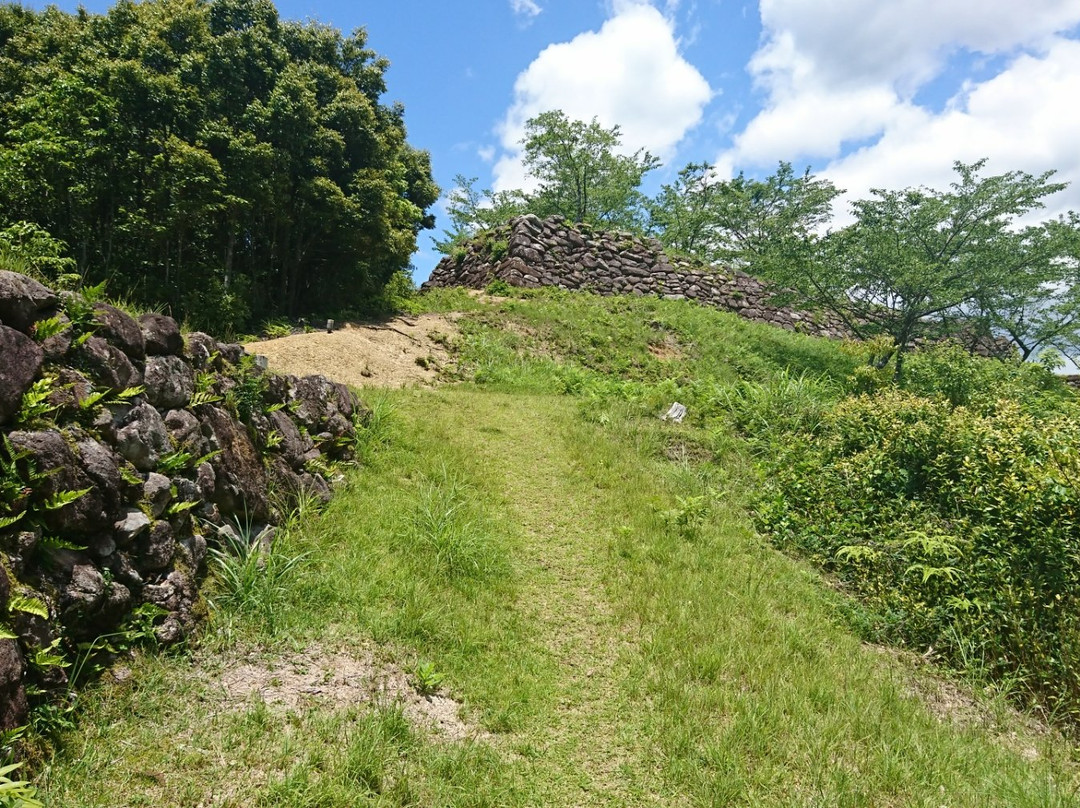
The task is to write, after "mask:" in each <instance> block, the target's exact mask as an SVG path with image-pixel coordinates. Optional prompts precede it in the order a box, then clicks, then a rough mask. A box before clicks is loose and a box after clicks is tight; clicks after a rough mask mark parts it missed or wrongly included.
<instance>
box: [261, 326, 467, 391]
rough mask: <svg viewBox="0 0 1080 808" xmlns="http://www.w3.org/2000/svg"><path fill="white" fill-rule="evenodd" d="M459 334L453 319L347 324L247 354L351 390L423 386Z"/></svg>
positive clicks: (436, 371) (430, 381) (432, 379)
mask: <svg viewBox="0 0 1080 808" xmlns="http://www.w3.org/2000/svg"><path fill="white" fill-rule="evenodd" d="M458 333H459V332H458V327H457V316H455V315H453V314H450V315H441V314H421V315H417V316H415V317H395V318H394V319H392V320H387V321H385V322H379V323H348V324H347V325H345V326H343V327H341V328H339V329H337V330H336V331H334V332H333V333H331V334H327V333H325V332H312V333H310V334H293V335H292V336H288V337H281V338H280V339H271V340H265V341H263V342H256V343H253V344H251V345H248V346H247V349H248V351H249V352H250V353H254V354H260V355H262V356H265V357H266V358H267V359H269V360H270V369H271V370H273V371H275V372H277V373H292V374H295V375H297V376H305V375H309V374H315V373H319V374H322V375H324V376H328V377H330V378H331V379H333V380H334V381H338V382H344V383H345V384H348V385H352V386H353V387H407V386H410V385H423V386H427V385H432V384H434V383H435V382H437V381H438V379H439V376H440V373H441V372H442V370H443V369H444V368H446V367H447V365H448V364H449V363H450V351H449V350H448V347H447V346H448V343H449V340H450V339H453V338H455V337H456V336H457V335H458Z"/></svg>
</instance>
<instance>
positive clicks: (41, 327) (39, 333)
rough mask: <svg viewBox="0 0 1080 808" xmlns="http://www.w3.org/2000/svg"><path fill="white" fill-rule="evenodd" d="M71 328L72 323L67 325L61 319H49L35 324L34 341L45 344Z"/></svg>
mask: <svg viewBox="0 0 1080 808" xmlns="http://www.w3.org/2000/svg"><path fill="white" fill-rule="evenodd" d="M70 327H71V323H65V322H64V321H63V320H61V319H60V318H59V317H47V318H45V319H44V320H38V321H37V322H36V323H34V339H36V340H37V341H38V342H44V341H45V340H47V339H49V338H50V337H55V336H56V335H57V334H62V333H63V332H64V331H66V330H67V329H68V328H70Z"/></svg>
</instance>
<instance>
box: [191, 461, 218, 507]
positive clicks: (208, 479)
mask: <svg viewBox="0 0 1080 808" xmlns="http://www.w3.org/2000/svg"><path fill="white" fill-rule="evenodd" d="M195 485H197V486H198V488H199V494H200V495H201V496H202V498H203V499H208V500H212V499H214V494H215V493H216V491H217V473H216V472H215V471H214V467H213V465H211V464H210V463H201V464H199V467H198V468H197V469H196V470H195Z"/></svg>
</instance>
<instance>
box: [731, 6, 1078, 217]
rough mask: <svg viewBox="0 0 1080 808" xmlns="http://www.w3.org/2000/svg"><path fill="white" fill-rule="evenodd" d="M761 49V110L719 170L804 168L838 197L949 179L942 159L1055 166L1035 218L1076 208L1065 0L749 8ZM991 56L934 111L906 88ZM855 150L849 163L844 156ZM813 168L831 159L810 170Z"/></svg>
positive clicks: (1074, 20)
mask: <svg viewBox="0 0 1080 808" xmlns="http://www.w3.org/2000/svg"><path fill="white" fill-rule="evenodd" d="M761 19H762V24H763V27H764V36H763V44H762V46H761V47H760V49H759V50H758V52H757V53H756V54H755V55H754V57H753V58H752V59H751V61H750V63H749V65H748V69H749V71H750V73H751V75H752V77H753V78H754V81H755V84H756V86H757V88H758V89H759V91H761V92H762V93H763V94H764V104H763V106H762V109H761V111H760V112H759V113H758V114H757V115H756V116H755V117H754V118H753V119H752V120H751V121H750V122H749V123H748V124H747V125H746V126H745V128H744V129H743V130H742V131H741V132H739V133H738V134H737V135H736V136H735V137H734V138H733V145H732V147H731V148H729V149H728V150H726V151H725V152H723V153H722V154H721V155H719V157H718V158H717V164H718V166H719V167H720V169H721V170H725V171H735V170H738V169H743V168H746V169H752V168H760V169H768V168H772V167H775V165H776V162H777V161H778V160H792V161H796V162H802V161H806V162H813V159H814V158H818V160H819V162H818V163H817V165H816V166H815V167H816V168H817V169H819V171H820V173H821V174H823V175H826V176H828V177H829V178H830V179H832V180H833V181H834V182H836V184H837V185H838V186H840V187H842V188H848V189H849V190H850V192H851V194H850V195H851V196H856V197H861V196H865V195H866V194H867V193H868V192H869V189H870V188H871V187H886V188H900V187H906V186H908V185H918V184H925V185H929V186H931V187H937V188H943V187H945V186H946V185H947V184H948V183H949V182H951V181H952V180H953V179H954V176H955V175H954V172H953V170H952V163H953V161H954V160H963V161H965V162H971V161H974V160H976V159H979V158H980V157H989V158H991V162H990V164H989V166H988V168H987V170H988V171H990V172H993V173H1000V172H1004V171H1010V170H1013V169H1019V170H1024V171H1029V172H1031V173H1039V172H1041V171H1044V170H1047V169H1051V168H1057V169H1059V170H1060V173H1059V176H1060V178H1062V179H1065V180H1072V181H1073V183H1074V184H1073V186H1071V187H1070V189H1069V190H1068V191H1067V192H1066V193H1065V194H1060V195H1058V196H1057V197H1054V198H1053V199H1052V200H1048V203H1049V205H1052V207H1048V211H1047V213H1051V214H1053V213H1056V212H1060V210H1063V209H1065V208H1070V207H1071V208H1080V152H1078V151H1077V149H1076V146H1075V144H1076V143H1077V142H1080V108H1078V105H1077V104H1076V102H1075V100H1074V98H1075V97H1076V96H1077V94H1078V88H1080V83H1078V80H1077V76H1080V42H1078V41H1076V40H1074V39H1068V38H1066V37H1065V36H1064V35H1065V34H1067V33H1068V32H1070V31H1071V30H1072V29H1073V28H1074V27H1075V26H1076V25H1077V24H1080V3H1077V2H1076V0H1026V1H1025V2H1023V3H1019V2H1015V0H979V2H973V0H889V2H879V3H866V2H865V0H828V2H820V3H815V2H808V0H761ZM979 54H982V55H986V56H993V57H1000V58H1001V59H1002V60H1003V64H1004V66H1003V67H1002V68H1001V69H1000V70H999V71H998V73H997V74H996V75H994V76H992V77H991V78H989V79H985V80H982V81H980V82H975V81H972V80H969V81H968V82H967V83H966V84H965V85H964V86H963V88H962V89H961V90H960V91H959V92H958V93H957V94H956V95H955V97H953V98H952V99H950V100H949V102H948V103H947V104H946V105H945V108H944V109H943V110H940V111H936V110H932V109H928V108H926V107H923V106H919V104H918V103H917V100H916V94H917V92H918V90H919V89H920V88H922V87H925V86H926V84H927V83H928V82H930V81H932V80H934V79H936V78H938V77H939V76H940V75H941V74H942V71H943V70H944V69H945V67H946V65H947V64H949V60H950V58H953V57H957V56H961V57H963V58H962V59H959V60H958V61H957V60H955V59H954V62H953V64H951V65H950V69H951V70H955V69H956V66H957V64H962V63H963V62H964V61H971V57H972V56H973V55H979ZM853 147H857V148H856V150H855V151H854V152H853V153H848V151H849V150H851V149H852V148H853ZM822 161H830V162H828V163H827V165H826V166H825V167H824V168H822V167H821V162H822Z"/></svg>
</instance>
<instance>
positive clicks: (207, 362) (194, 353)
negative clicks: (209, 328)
mask: <svg viewBox="0 0 1080 808" xmlns="http://www.w3.org/2000/svg"><path fill="white" fill-rule="evenodd" d="M216 353H217V340H216V339H214V338H213V337H211V336H210V335H209V334H204V333H203V332H202V331H192V332H191V333H190V334H188V335H187V336H186V337H185V338H184V356H186V357H187V358H188V359H190V360H191V363H192V364H193V365H194V366H195V367H197V368H199V369H207V368H210V367H211V366H212V365H213V364H214V363H213V362H212V361H211V360H212V357H213V356H214V355H215V354H216Z"/></svg>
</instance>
